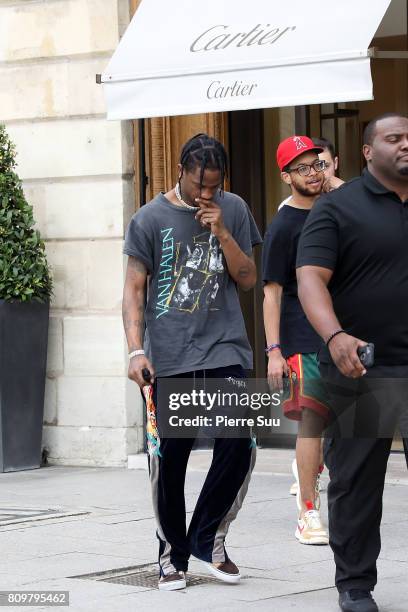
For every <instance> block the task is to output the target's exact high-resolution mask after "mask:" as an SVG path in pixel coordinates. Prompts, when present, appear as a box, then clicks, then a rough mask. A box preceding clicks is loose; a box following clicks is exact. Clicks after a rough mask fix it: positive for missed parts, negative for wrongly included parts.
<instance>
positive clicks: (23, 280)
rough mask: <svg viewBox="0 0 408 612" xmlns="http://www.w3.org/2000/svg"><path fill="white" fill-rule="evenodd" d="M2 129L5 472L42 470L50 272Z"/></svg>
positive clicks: (0, 455) (0, 427)
mask: <svg viewBox="0 0 408 612" xmlns="http://www.w3.org/2000/svg"><path fill="white" fill-rule="evenodd" d="M15 167H16V161H15V148H14V145H13V144H12V143H11V142H10V139H9V137H8V135H7V132H6V130H5V127H4V126H2V125H0V471H1V472H9V471H15V470H22V469H32V468H37V467H40V464H41V439H42V424H43V413H44V389H45V370H46V359H47V336H48V314H49V302H50V296H51V293H52V280H51V275H50V269H49V266H48V264H47V259H46V255H45V249H44V242H43V241H42V240H41V238H40V235H39V232H38V231H36V230H35V229H33V225H34V219H33V210H32V207H31V206H30V205H29V204H28V202H27V201H26V199H25V197H24V193H23V189H22V186H21V181H20V179H19V177H18V176H17V174H16V172H15Z"/></svg>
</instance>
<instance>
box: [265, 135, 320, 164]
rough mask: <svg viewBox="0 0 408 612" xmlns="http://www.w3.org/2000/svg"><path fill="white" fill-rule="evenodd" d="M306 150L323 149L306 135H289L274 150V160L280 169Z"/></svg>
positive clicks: (317, 150) (318, 150)
mask: <svg viewBox="0 0 408 612" xmlns="http://www.w3.org/2000/svg"><path fill="white" fill-rule="evenodd" d="M307 151H315V152H316V153H321V152H322V151H323V149H322V147H318V146H316V145H315V144H314V142H313V140H312V139H311V138H309V137H308V136H290V137H289V138H286V139H285V140H283V141H282V142H281V143H280V145H279V147H278V150H277V151H276V160H277V162H278V166H279V168H280V170H281V171H282V170H283V169H284V168H285V167H286V166H288V165H289V164H290V163H291V162H292V161H293V160H294V159H296V157H298V156H299V155H302V153H306V152H307Z"/></svg>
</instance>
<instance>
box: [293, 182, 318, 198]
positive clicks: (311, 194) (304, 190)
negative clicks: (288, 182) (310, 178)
mask: <svg viewBox="0 0 408 612" xmlns="http://www.w3.org/2000/svg"><path fill="white" fill-rule="evenodd" d="M294 187H295V189H296V191H297V192H298V193H299V194H300V195H301V196H303V197H305V198H315V197H316V196H319V195H320V194H321V193H322V188H323V183H321V185H320V189H319V191H314V190H312V189H309V188H308V187H301V186H300V185H296V184H294Z"/></svg>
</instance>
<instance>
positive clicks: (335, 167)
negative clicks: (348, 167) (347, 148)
mask: <svg viewBox="0 0 408 612" xmlns="http://www.w3.org/2000/svg"><path fill="white" fill-rule="evenodd" d="M338 169H339V158H338V157H337V155H336V157H335V158H334V170H335V172H336V171H337V170H338Z"/></svg>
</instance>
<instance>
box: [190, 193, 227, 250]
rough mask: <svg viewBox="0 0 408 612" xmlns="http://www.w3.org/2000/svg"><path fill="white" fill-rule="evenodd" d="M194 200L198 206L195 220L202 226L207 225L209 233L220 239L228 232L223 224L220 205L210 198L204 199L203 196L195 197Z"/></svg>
mask: <svg viewBox="0 0 408 612" xmlns="http://www.w3.org/2000/svg"><path fill="white" fill-rule="evenodd" d="M195 202H196V204H197V205H198V206H199V207H200V210H199V211H198V212H197V214H196V217H195V218H196V219H197V221H199V222H200V223H201V225H202V226H203V227H208V229H210V230H211V233H212V234H214V236H215V237H216V238H218V240H221V239H222V238H223V237H224V236H225V235H226V234H227V233H228V230H227V228H226V227H225V225H224V220H223V218H222V211H221V208H220V206H218V204H216V203H215V202H213V201H212V200H204V199H203V198H196V200H195Z"/></svg>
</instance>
